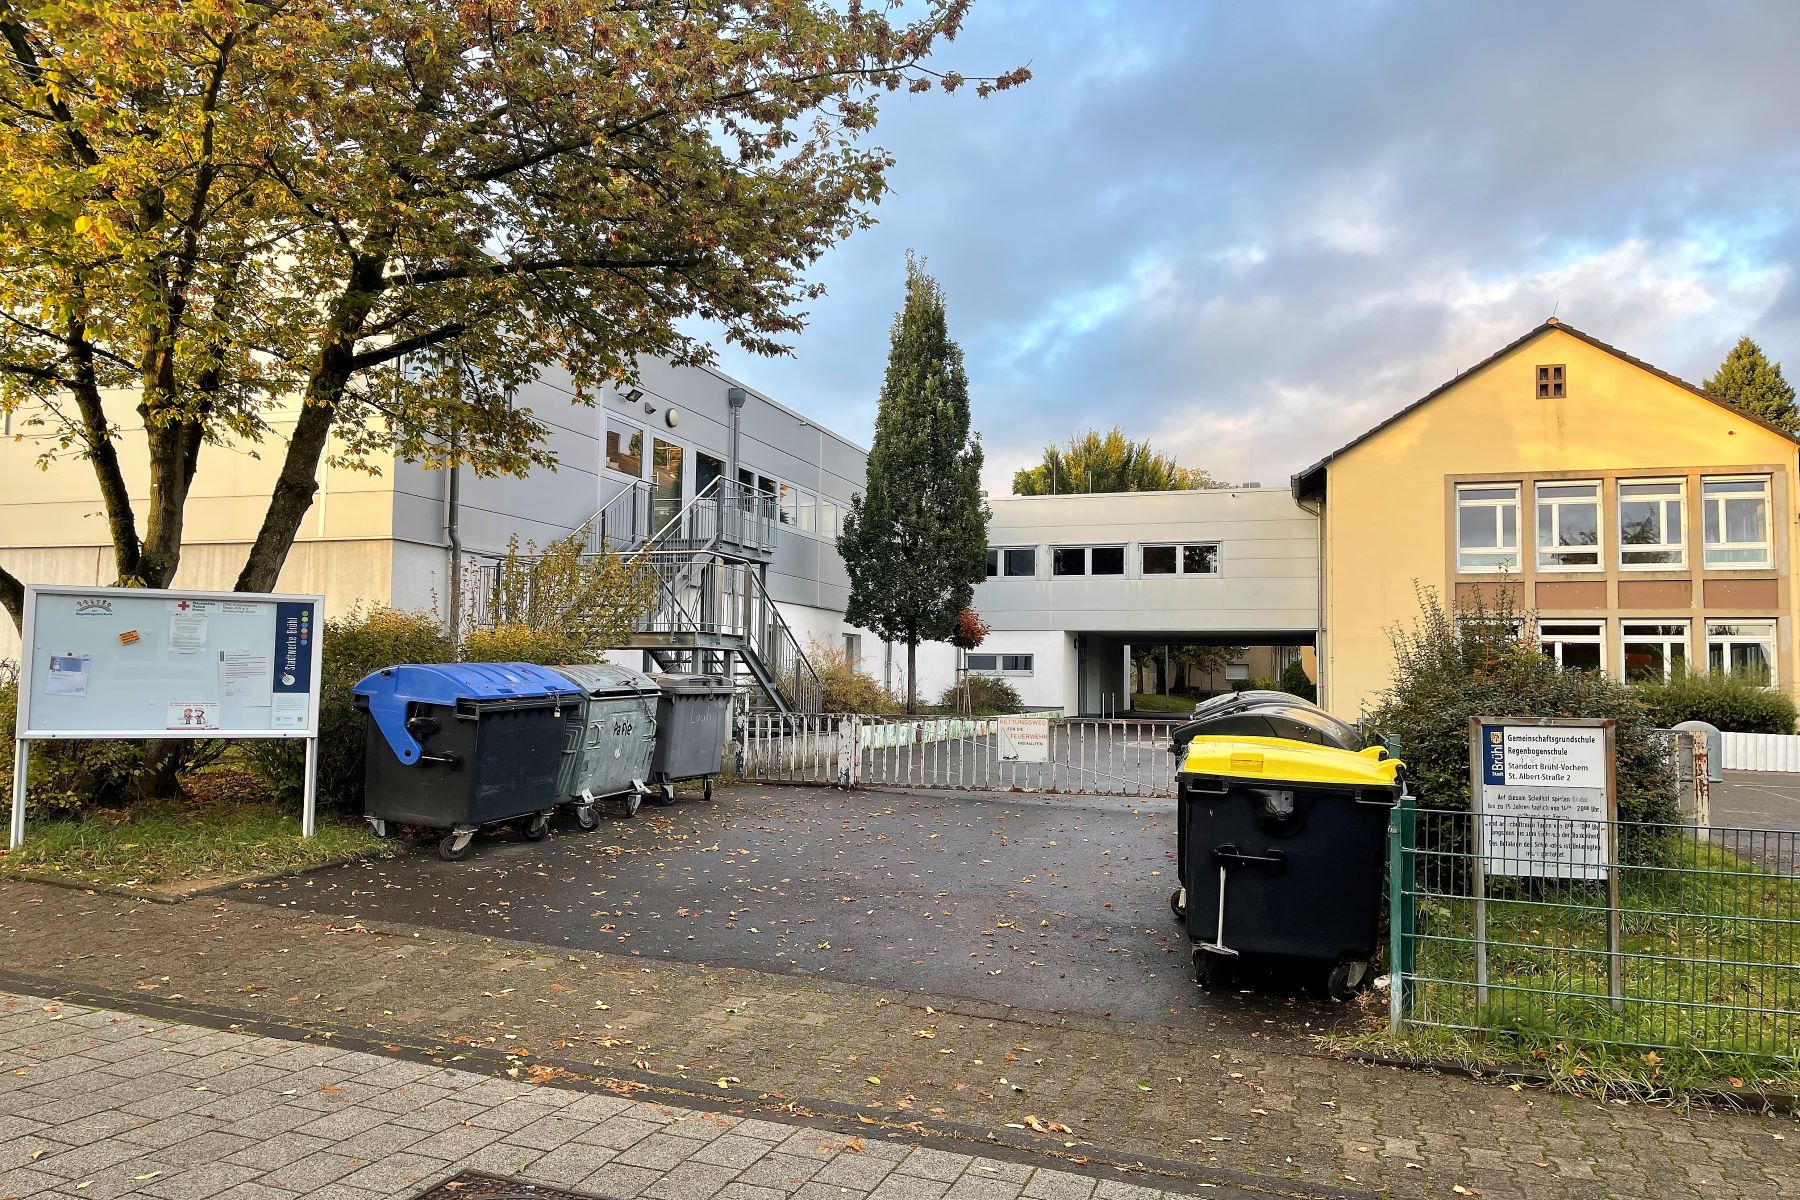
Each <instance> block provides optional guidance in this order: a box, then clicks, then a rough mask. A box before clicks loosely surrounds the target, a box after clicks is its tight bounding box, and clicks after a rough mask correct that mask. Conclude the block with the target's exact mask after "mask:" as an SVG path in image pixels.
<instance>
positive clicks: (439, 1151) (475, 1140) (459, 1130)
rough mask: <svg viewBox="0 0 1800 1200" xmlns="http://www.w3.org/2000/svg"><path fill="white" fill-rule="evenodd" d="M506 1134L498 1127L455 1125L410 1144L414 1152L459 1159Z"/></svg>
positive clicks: (409, 1148) (410, 1148)
mask: <svg viewBox="0 0 1800 1200" xmlns="http://www.w3.org/2000/svg"><path fill="white" fill-rule="evenodd" d="M504 1136H505V1135H504V1134H502V1133H501V1132H500V1131H499V1130H498V1129H478V1128H476V1127H474V1126H471V1125H454V1126H452V1127H450V1128H448V1129H440V1130H439V1131H438V1132H436V1133H434V1134H431V1135H430V1136H429V1137H425V1138H421V1139H420V1140H418V1141H416V1142H414V1143H413V1144H412V1145H410V1146H408V1147H407V1149H408V1150H409V1151H411V1152H412V1153H414V1154H425V1155H429V1156H430V1157H432V1158H449V1159H459V1158H464V1157H466V1156H468V1155H470V1154H473V1153H475V1152H476V1151H477V1150H480V1149H481V1148H482V1147H484V1146H491V1145H493V1144H494V1143H495V1142H497V1141H499V1140H500V1139H501V1138H502V1137H504Z"/></svg>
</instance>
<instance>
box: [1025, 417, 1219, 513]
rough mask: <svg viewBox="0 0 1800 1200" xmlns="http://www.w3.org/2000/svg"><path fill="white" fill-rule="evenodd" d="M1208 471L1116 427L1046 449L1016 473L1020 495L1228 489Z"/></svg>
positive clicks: (1087, 434)
mask: <svg viewBox="0 0 1800 1200" xmlns="http://www.w3.org/2000/svg"><path fill="white" fill-rule="evenodd" d="M1226 486H1229V485H1227V484H1223V483H1220V482H1219V481H1218V480H1216V479H1214V478H1213V477H1212V476H1211V475H1208V474H1207V473H1206V472H1205V471H1202V470H1199V469H1198V468H1194V467H1183V466H1179V465H1177V464H1176V462H1175V460H1174V458H1172V457H1171V456H1169V455H1167V454H1159V453H1158V452H1156V451H1155V450H1153V449H1151V447H1150V443H1149V441H1148V440H1145V441H1141V442H1134V441H1132V440H1131V439H1130V438H1128V437H1126V436H1125V434H1124V433H1123V432H1122V431H1121V430H1120V429H1119V427H1118V426H1117V425H1114V426H1113V427H1112V429H1110V430H1108V431H1107V432H1106V433H1101V432H1100V431H1099V430H1098V429H1090V430H1088V431H1087V432H1086V433H1084V434H1082V435H1081V436H1079V437H1071V438H1070V439H1069V441H1068V444H1067V445H1065V446H1060V447H1059V446H1055V445H1050V446H1045V447H1044V461H1043V462H1041V463H1039V464H1038V465H1037V466H1035V467H1029V468H1026V469H1024V470H1020V471H1015V472H1013V481H1012V490H1013V495H1015V496H1051V495H1057V494H1061V493H1064V492H1188V491H1198V490H1200V489H1202V488H1217V487H1226Z"/></svg>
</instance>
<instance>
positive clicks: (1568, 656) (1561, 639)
mask: <svg viewBox="0 0 1800 1200" xmlns="http://www.w3.org/2000/svg"><path fill="white" fill-rule="evenodd" d="M1605 640H1606V622H1605V621H1540V622H1538V646H1539V648H1541V649H1542V650H1543V652H1544V654H1545V656H1546V657H1548V658H1551V659H1553V660H1554V661H1555V662H1556V665H1557V666H1558V667H1560V668H1562V669H1563V670H1565V671H1602V670H1604V669H1605V668H1606V655H1605V654H1604V653H1603V650H1604V648H1605Z"/></svg>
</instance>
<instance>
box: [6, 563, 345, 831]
mask: <svg viewBox="0 0 1800 1200" xmlns="http://www.w3.org/2000/svg"><path fill="white" fill-rule="evenodd" d="M324 611H325V602H324V599H323V597H320V596H277V595H270V594H266V593H248V592H189V591H166V590H157V589H151V588H94V587H65V586H61V585H47V584H28V585H26V588H25V610H24V626H23V629H22V636H21V643H22V649H23V653H22V654H21V661H20V663H19V671H20V676H19V715H18V725H17V728H16V730H15V731H14V735H13V736H14V737H15V738H16V739H17V751H18V752H17V754H16V755H15V757H14V767H13V812H12V838H11V842H12V845H13V846H14V847H17V846H19V845H20V844H21V842H22V841H23V839H24V820H25V793H26V783H27V774H28V771H29V765H30V756H29V755H28V754H27V753H26V744H27V743H28V742H31V741H35V740H40V739H67V738H303V739H305V740H306V750H307V753H306V783H305V810H304V813H303V815H302V820H301V825H302V829H303V831H304V832H305V833H306V834H307V836H311V834H312V830H313V809H314V800H315V797H314V789H313V777H314V769H313V768H314V765H315V763H316V759H317V753H318V736H319V685H320V680H319V675H320V671H319V624H320V621H321V618H322V616H323V614H324Z"/></svg>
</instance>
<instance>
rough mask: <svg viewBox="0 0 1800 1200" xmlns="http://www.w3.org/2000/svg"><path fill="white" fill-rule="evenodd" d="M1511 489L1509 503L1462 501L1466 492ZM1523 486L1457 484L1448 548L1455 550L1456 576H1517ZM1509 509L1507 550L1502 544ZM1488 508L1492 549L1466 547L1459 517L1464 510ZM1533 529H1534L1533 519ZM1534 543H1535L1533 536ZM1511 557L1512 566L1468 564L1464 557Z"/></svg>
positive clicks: (1502, 482)
mask: <svg viewBox="0 0 1800 1200" xmlns="http://www.w3.org/2000/svg"><path fill="white" fill-rule="evenodd" d="M1500 489H1510V490H1511V491H1512V499H1511V500H1500V499H1493V498H1488V497H1480V498H1472V499H1466V500H1465V499H1464V498H1463V494H1464V493H1465V492H1474V491H1477V490H1480V491H1496V490H1500ZM1524 498H1525V485H1524V483H1523V482H1521V481H1519V480H1493V481H1490V482H1487V483H1459V484H1457V485H1455V491H1454V493H1453V494H1452V496H1451V513H1450V516H1451V528H1450V537H1451V544H1452V545H1453V546H1454V548H1455V550H1456V573H1457V574H1458V575H1506V574H1514V573H1517V572H1518V571H1519V569H1520V567H1521V566H1522V565H1523V563H1524V553H1525V551H1524V541H1525V539H1524V533H1523V530H1522V529H1521V528H1520V526H1522V525H1523V524H1524V520H1525V514H1524ZM1509 507H1510V508H1511V509H1512V514H1513V541H1512V544H1511V545H1510V546H1508V545H1506V544H1504V541H1503V539H1504V537H1505V534H1506V515H1505V514H1506V510H1507V508H1509ZM1476 508H1487V509H1492V510H1493V511H1494V540H1495V544H1494V545H1493V546H1472V547H1465V546H1464V545H1463V540H1462V515H1463V510H1464V509H1476ZM1533 528H1534V530H1535V528H1536V521H1535V517H1534V519H1533ZM1533 536H1534V540H1535V534H1534V535H1533ZM1508 553H1510V554H1511V555H1512V561H1511V562H1494V563H1476V562H1470V561H1467V559H1466V558H1465V556H1466V555H1472V554H1480V555H1487V556H1489V557H1500V556H1502V555H1505V554H1508Z"/></svg>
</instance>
